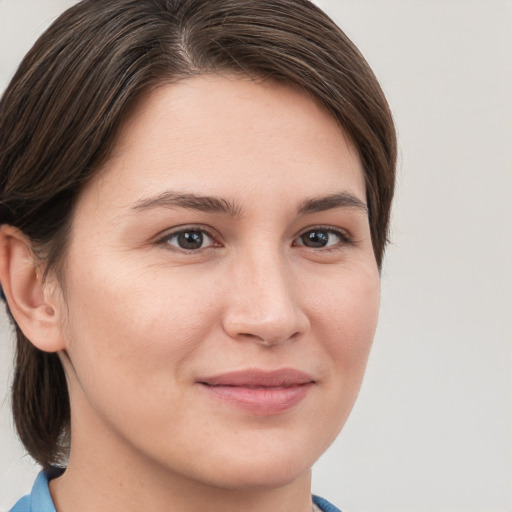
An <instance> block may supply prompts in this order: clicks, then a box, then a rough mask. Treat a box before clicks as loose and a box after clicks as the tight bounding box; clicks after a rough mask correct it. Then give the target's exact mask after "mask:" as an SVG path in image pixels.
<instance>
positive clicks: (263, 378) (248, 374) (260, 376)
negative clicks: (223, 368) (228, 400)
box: [198, 368, 315, 388]
mask: <svg viewBox="0 0 512 512" xmlns="http://www.w3.org/2000/svg"><path fill="white" fill-rule="evenodd" d="M314 381H315V380H314V379H313V377H312V376H311V375H308V374H307V373H305V372H303V371H300V370H296V369H294V368H283V369H280V370H271V371H266V370H260V369H247V370H238V371H233V372H228V373H223V374H220V375H214V376H211V377H205V378H201V379H198V382H199V383H200V384H207V385H208V386H238V387H269V388H271V387H290V386H300V385H303V384H309V383H312V382H314Z"/></svg>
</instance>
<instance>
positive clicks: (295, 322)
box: [225, 245, 307, 345]
mask: <svg viewBox="0 0 512 512" xmlns="http://www.w3.org/2000/svg"><path fill="white" fill-rule="evenodd" d="M232 279H233V281H232V290H233V294H232V296H231V301H230V305H229V308H228V311H227V312H226V318H225V326H226V330H227V331H228V333H229V334H230V335H231V336H233V337H243V338H247V337H249V338H254V339H256V340H258V341H260V342H264V343H265V344H272V345H274V344H279V343H281V342H283V341H286V340H288V339H290V338H291V337H296V336H297V334H300V333H302V332H304V330H305V329H306V328H307V319H306V317H305V314H304V312H303V311H302V309H301V306H300V302H299V297H298V296H297V294H296V290H295V285H294V282H293V275H292V271H291V269H290V266H289V262H287V261H285V256H284V255H283V253H282V251H280V250H279V249H277V248H272V247H270V246H269V245H263V246H262V245H260V246H259V247H253V248H251V249H249V250H246V251H245V252H244V254H243V256H241V257H240V258H238V259H237V261H236V263H234V267H233V268H232Z"/></svg>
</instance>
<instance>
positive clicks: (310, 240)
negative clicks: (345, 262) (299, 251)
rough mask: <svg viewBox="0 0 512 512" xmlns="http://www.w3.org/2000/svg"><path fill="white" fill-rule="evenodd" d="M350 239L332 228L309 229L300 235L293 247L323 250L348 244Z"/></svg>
mask: <svg viewBox="0 0 512 512" xmlns="http://www.w3.org/2000/svg"><path fill="white" fill-rule="evenodd" d="M350 242H351V240H350V238H349V237H348V236H347V235H346V234H345V233H343V232H342V231H339V230H336V229H333V228H322V227H319V228H314V229H309V230H308V231H306V232H305V233H302V235H300V236H299V237H298V238H297V240H296V242H295V245H302V246H304V247H309V248H311V249H323V248H324V247H334V246H339V245H345V244H348V243H350Z"/></svg>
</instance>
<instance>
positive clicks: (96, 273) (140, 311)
mask: <svg viewBox="0 0 512 512" xmlns="http://www.w3.org/2000/svg"><path fill="white" fill-rule="evenodd" d="M91 267H92V265H90V266H89V268H91ZM119 268H120V267H118V269H119ZM123 270H124V271H123V272H121V271H119V270H113V269H111V268H109V267H103V266H101V265H96V266H95V268H94V269H92V268H91V271H90V272H84V273H77V274H76V275H74V276H71V279H70V283H69V289H70V291H72V293H70V294H69V297H68V305H69V308H68V310H69V311H72V312H73V314H72V316H71V317H70V318H69V319H68V340H69V354H70V357H71V359H72V361H73V363H74V364H75V369H76V371H77V372H78V371H79V370H80V368H79V366H80V365H81V367H83V368H87V367H89V368H94V370H92V371H93V372H94V373H95V378H96V379H97V381H98V382H99V381H101V380H102V379H110V380H112V379H113V378H114V375H115V376H116V378H119V379H121V378H122V379H123V380H124V381H125V382H126V383H128V384H129V383H130V382H131V383H132V384H133V385H137V386H142V385H143V384H144V386H146V385H147V383H148V382H149V381H151V382H153V383H155V381H157V380H158V379H160V378H165V379H168V378H169V373H170V371H171V369H172V370H176V371H177V372H178V375H177V378H179V377H180V375H179V370H180V368H181V367H183V365H184V363H185V362H186V361H187V360H188V359H190V358H192V357H193V354H194V352H195V350H196V349H197V346H198V340H201V339H204V338H205V337H206V336H207V333H208V329H209V326H211V325H212V323H213V322H212V321H211V318H212V316H214V315H215V312H214V307H215V301H214V300H213V298H212V297H210V296H209V295H208V294H207V293H204V291H203V293H199V291H198V290H196V288H197V286H195V285H194V286H192V285H191V283H183V282H182V280H183V278H182V277H180V276H179V275H173V276H172V279H168V280H167V281H166V280H164V279H162V273H161V272H157V271H153V272H149V271H147V270H143V271H142V272H141V271H140V270H139V272H130V269H129V268H126V267H123ZM76 290H79V293H77V292H76ZM159 370H161V371H159ZM100 372H101V373H100ZM162 376H163V377H162Z"/></svg>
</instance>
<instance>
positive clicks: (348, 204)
mask: <svg viewBox="0 0 512 512" xmlns="http://www.w3.org/2000/svg"><path fill="white" fill-rule="evenodd" d="M153 208H170V209H172V208H186V209H189V210H197V211H201V212H206V213H220V214H224V215H228V216H230V217H240V216H241V215H242V208H241V207H240V206H239V205H238V204H236V203H235V202H233V201H229V200H227V199H224V198H220V197H214V196H200V195H196V194H192V193H183V194H181V193H178V192H172V191H166V192H163V193H162V194H159V195H157V196H155V197H150V198H147V199H141V200H140V201H138V202H137V203H135V205H134V206H133V207H132V210H135V211H145V210H151V209H153ZM337 208H355V209H358V210H362V211H363V212H364V213H366V214H367V213H368V207H367V206H366V204H365V203H364V202H363V201H361V200H360V199H359V198H357V197H356V196H355V195H353V194H351V193H350V192H339V193H337V194H329V195H326V196H322V197H313V198H310V199H306V200H304V201H303V202H302V203H300V205H299V207H298V208H297V213H298V214H299V215H307V214H312V213H318V212H323V211H327V210H333V209H337Z"/></svg>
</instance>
